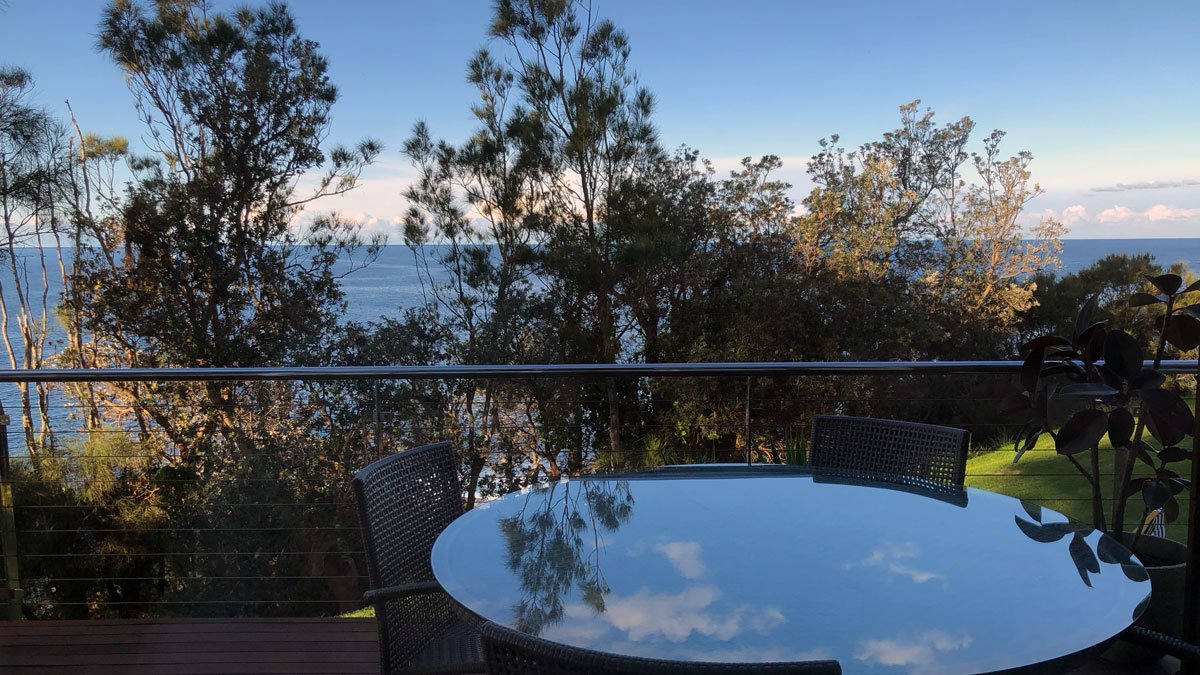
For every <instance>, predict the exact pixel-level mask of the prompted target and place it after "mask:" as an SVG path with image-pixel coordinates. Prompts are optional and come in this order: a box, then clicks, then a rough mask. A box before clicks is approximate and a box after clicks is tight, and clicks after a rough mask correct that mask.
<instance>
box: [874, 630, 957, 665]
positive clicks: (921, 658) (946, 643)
mask: <svg viewBox="0 0 1200 675" xmlns="http://www.w3.org/2000/svg"><path fill="white" fill-rule="evenodd" d="M972 641H973V640H972V638H971V636H970V635H963V636H961V637H954V636H953V635H951V634H950V633H947V632H946V631H943V630H928V631H925V632H924V633H921V634H920V635H916V636H913V637H898V638H889V639H882V640H863V641H862V642H860V643H859V646H858V650H857V651H856V652H855V653H854V658H856V659H858V660H859V661H866V662H868V663H878V664H880V665H884V666H929V665H932V664H933V663H934V661H935V659H936V658H937V655H938V653H939V652H950V651H955V650H959V649H965V648H967V647H969V646H970V645H971V642H972Z"/></svg>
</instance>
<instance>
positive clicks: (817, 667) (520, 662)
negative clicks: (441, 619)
mask: <svg viewBox="0 0 1200 675" xmlns="http://www.w3.org/2000/svg"><path fill="white" fill-rule="evenodd" d="M479 630H480V633H482V635H483V652H484V658H485V659H486V662H487V672H488V673H490V674H491V675H578V674H579V673H591V674H594V675H633V674H641V673H672V674H674V673H682V674H684V675H693V674H694V675H718V674H720V673H772V674H774V673H795V674H796V675H837V674H838V673H841V672H842V668H841V666H840V665H838V662H837V661H801V662H796V663H744V664H743V663H711V662H700V661H666V660H662V659H649V658H642V657H637V656H620V655H617V654H608V653H605V652H597V651H592V650H590V649H577V648H575V647H568V646H566V645H562V644H559V643H557V642H550V641H549V640H543V639H541V638H536V637H533V636H531V635H528V634H526V633H522V632H519V631H515V630H513V629H511V628H507V627H505V626H501V625H499V624H496V623H492V622H490V621H488V622H485V623H483V624H482V625H481V626H480V628H479Z"/></svg>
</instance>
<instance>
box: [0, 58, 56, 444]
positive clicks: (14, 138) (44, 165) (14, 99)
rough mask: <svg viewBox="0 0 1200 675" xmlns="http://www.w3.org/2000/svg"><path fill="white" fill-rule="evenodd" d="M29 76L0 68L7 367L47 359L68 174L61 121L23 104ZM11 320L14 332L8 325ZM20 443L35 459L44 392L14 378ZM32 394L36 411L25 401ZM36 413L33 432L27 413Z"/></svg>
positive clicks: (0, 309)
mask: <svg viewBox="0 0 1200 675" xmlns="http://www.w3.org/2000/svg"><path fill="white" fill-rule="evenodd" d="M32 90H33V79H32V77H31V76H30V75H29V74H28V73H27V72H25V71H23V70H20V69H17V68H0V220H2V223H3V228H4V229H3V232H0V252H2V255H3V265H4V267H6V268H7V270H6V272H5V274H4V278H3V280H0V325H2V328H3V341H4V347H5V351H6V352H7V355H8V362H9V367H11V368H24V369H29V368H39V367H42V366H43V365H44V364H45V363H46V362H47V359H49V358H50V357H52V356H53V352H54V346H53V345H51V344H49V343H50V332H51V326H52V325H53V322H54V320H55V318H54V311H53V310H54V303H55V301H56V300H57V298H53V297H51V294H50V290H51V287H52V285H54V282H51V277H52V276H55V275H57V274H58V270H55V269H53V268H54V266H55V264H54V260H55V257H56V253H57V257H58V259H59V260H61V245H60V243H61V240H60V239H59V235H60V233H61V232H62V231H63V229H64V228H65V227H66V221H67V220H68V218H67V216H68V215H69V210H68V209H67V208H66V204H67V201H66V199H65V196H66V187H67V185H68V183H69V177H70V175H71V174H72V171H73V166H72V165H73V157H72V154H71V152H70V147H69V141H68V138H69V136H68V134H67V132H66V129H65V128H64V127H63V125H62V124H61V123H60V122H59V121H58V120H56V119H54V118H53V117H52V116H51V115H50V114H49V113H48V112H46V111H45V110H43V109H41V108H39V107H37V106H36V105H34V104H33V103H32V102H31V101H30V96H31V92H32ZM14 324H15V327H16V331H15V335H14V331H12V330H10V328H11V327H12V326H13V325H14ZM17 387H18V388H19V391H20V397H21V411H20V412H21V426H22V428H23V430H24V432H25V447H26V448H27V449H28V450H29V452H30V453H31V455H33V456H36V455H37V454H38V451H39V449H40V446H42V445H44V444H45V443H46V442H47V441H48V439H49V437H50V431H51V430H50V419H49V414H48V410H49V406H50V399H49V395H50V392H49V389H48V386H47V385H45V384H36V385H34V386H33V394H32V396H31V391H30V389H31V387H30V385H29V383H26V382H19V383H17ZM34 399H36V402H37V405H36V413H35V406H34V405H33V402H34ZM35 414H36V415H37V417H38V420H37V423H36V429H35V422H34V416H35Z"/></svg>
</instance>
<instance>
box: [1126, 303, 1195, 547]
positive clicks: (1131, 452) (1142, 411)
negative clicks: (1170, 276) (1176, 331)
mask: <svg viewBox="0 0 1200 675" xmlns="http://www.w3.org/2000/svg"><path fill="white" fill-rule="evenodd" d="M1174 310H1175V298H1174V297H1168V298H1167V313H1166V314H1165V315H1164V316H1163V326H1162V330H1160V331H1159V332H1158V347H1157V348H1156V349H1155V350H1154V370H1158V369H1159V368H1160V367H1161V366H1162V360H1163V354H1165V353H1166V350H1167V326H1168V324H1170V323H1171V313H1172V312H1173V311H1174ZM1197 386H1200V385H1197ZM1145 431H1146V404H1145V402H1144V401H1143V403H1142V405H1141V406H1140V407H1139V409H1138V422H1137V428H1136V429H1135V430H1134V432H1133V440H1131V441H1130V442H1129V447H1128V448H1119V449H1117V451H1116V452H1117V455H1118V460H1119V461H1118V462H1117V467H1118V471H1117V475H1116V476H1114V477H1113V505H1112V513H1113V532H1114V533H1115V534H1116V535H1117V538H1118V539H1120V537H1121V533H1122V532H1123V531H1124V530H1125V501H1126V500H1125V491H1126V489H1128V487H1129V481H1130V480H1131V479H1132V478H1133V465H1134V464H1135V463H1137V459H1136V450H1135V448H1137V445H1138V443H1140V442H1141V440H1142V435H1143V434H1144V433H1145Z"/></svg>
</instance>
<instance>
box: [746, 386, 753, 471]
mask: <svg viewBox="0 0 1200 675" xmlns="http://www.w3.org/2000/svg"><path fill="white" fill-rule="evenodd" d="M752 464H753V462H751V461H750V377H749V376H747V377H746V466H750V465H752Z"/></svg>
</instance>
